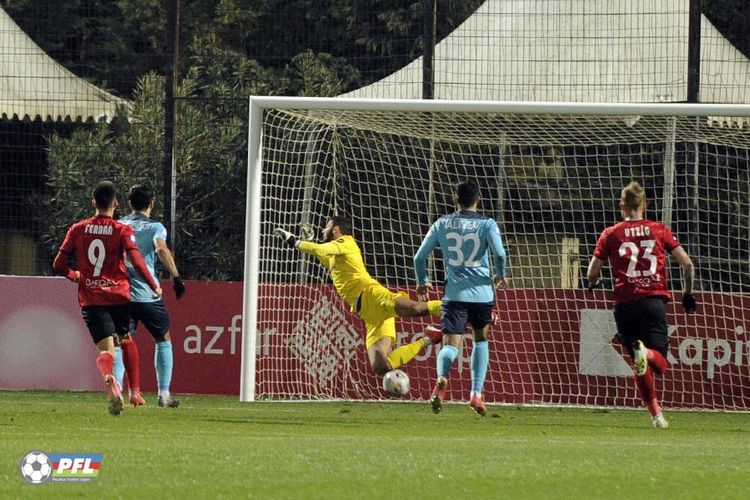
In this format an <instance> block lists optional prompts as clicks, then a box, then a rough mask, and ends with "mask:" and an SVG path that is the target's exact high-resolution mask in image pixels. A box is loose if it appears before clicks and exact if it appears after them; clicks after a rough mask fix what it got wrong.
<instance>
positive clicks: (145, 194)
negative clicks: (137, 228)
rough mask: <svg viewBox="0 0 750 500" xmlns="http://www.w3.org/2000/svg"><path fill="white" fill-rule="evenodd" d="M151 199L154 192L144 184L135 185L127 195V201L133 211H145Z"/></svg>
mask: <svg viewBox="0 0 750 500" xmlns="http://www.w3.org/2000/svg"><path fill="white" fill-rule="evenodd" d="M153 199H154V191H153V190H152V189H151V188H150V187H148V186H147V185H145V184H136V185H135V186H133V187H131V188H130V193H128V201H129V202H130V206H131V207H133V210H146V209H147V208H148V206H149V205H150V204H151V200H153Z"/></svg>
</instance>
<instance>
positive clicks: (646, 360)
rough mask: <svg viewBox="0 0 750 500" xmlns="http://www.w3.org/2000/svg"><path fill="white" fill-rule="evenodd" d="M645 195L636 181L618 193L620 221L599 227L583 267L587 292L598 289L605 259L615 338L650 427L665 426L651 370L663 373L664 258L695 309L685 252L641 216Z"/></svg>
mask: <svg viewBox="0 0 750 500" xmlns="http://www.w3.org/2000/svg"><path fill="white" fill-rule="evenodd" d="M645 210H646V194H645V191H644V189H643V187H641V185H640V184H638V183H637V182H631V183H630V184H628V185H627V186H626V187H625V188H624V189H623V190H622V196H621V201H620V211H621V213H622V217H623V219H624V220H623V221H622V222H618V223H617V224H615V225H614V226H610V227H608V228H607V229H605V230H604V231H603V232H602V234H601V236H599V241H598V242H597V244H596V249H595V250H594V256H593V257H592V258H591V262H590V263H589V267H588V273H587V275H588V282H589V286H588V287H589V289H590V290H593V289H594V288H596V287H598V286H599V285H601V277H600V272H601V269H602V266H603V265H604V262H605V261H606V260H607V259H609V262H610V265H611V266H612V276H613V278H614V280H615V289H614V299H615V310H614V312H615V323H616V324H617V336H618V338H619V339H620V341H621V342H622V343H623V345H624V346H625V347H626V348H627V350H628V352H629V353H630V356H631V357H632V358H633V369H634V371H635V383H636V386H637V388H638V392H639V393H640V396H641V399H642V400H643V403H644V405H645V406H646V407H647V408H648V411H649V413H651V419H652V423H653V425H654V427H657V428H666V427H667V426H668V425H669V424H668V423H667V421H666V420H665V419H664V415H663V414H662V411H661V406H660V405H659V399H658V395H657V392H656V386H655V382H654V372H656V373H657V374H659V375H663V374H664V373H665V372H666V371H667V367H668V363H667V351H668V343H669V338H668V337H667V318H666V311H665V304H666V302H668V301H669V300H671V298H672V294H671V292H670V291H669V288H668V286H667V279H668V276H667V266H666V254H667V253H669V254H671V255H672V257H674V258H675V259H676V260H677V262H679V264H680V266H681V267H682V271H683V276H684V282H683V289H682V306H683V308H684V309H685V312H686V313H688V314H689V313H692V312H693V311H695V304H696V302H695V297H694V296H693V295H692V292H693V281H694V274H695V271H694V267H693V262H692V261H691V260H690V257H689V256H688V254H687V252H685V249H684V248H682V246H681V245H680V242H679V241H678V240H677V238H676V237H675V236H674V235H673V234H672V231H670V229H669V228H668V227H667V226H665V225H664V224H662V223H660V222H654V221H650V220H647V219H644V218H643V214H644V211H645Z"/></svg>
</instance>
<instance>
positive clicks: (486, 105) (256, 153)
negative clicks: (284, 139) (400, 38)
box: [240, 96, 750, 401]
mask: <svg viewBox="0 0 750 500" xmlns="http://www.w3.org/2000/svg"><path fill="white" fill-rule="evenodd" d="M267 109H297V110H300V109H310V110H316V109H326V110H341V111H368V110H371V111H413V112H455V113H508V114H512V113H523V114H551V115H556V114H578V115H610V116H623V117H627V116H632V117H634V118H637V117H639V116H651V115H660V116H698V117H706V118H707V119H708V120H710V121H711V122H715V123H717V124H718V126H721V124H722V123H723V122H725V121H737V120H738V119H740V120H741V122H742V123H741V125H744V126H750V105H743V104H737V105H735V104H673V103H672V104H664V103H658V104H657V103H655V104H649V103H642V104H628V103H571V102H499V101H439V100H407V99H354V98H323V97H318V98H310V97H265V96H252V97H250V100H249V132H248V166H247V203H246V222H245V260H244V279H245V286H244V287H243V301H242V317H243V321H242V326H243V328H242V359H241V382H240V400H241V401H254V400H255V398H256V394H255V386H256V371H255V368H256V338H257V319H258V299H259V280H258V276H259V248H260V227H261V187H262V186H261V182H262V174H263V152H262V147H263V137H262V131H263V125H262V123H263V112H264V110H267ZM726 117H731V118H726ZM668 170H669V168H668V165H667V166H666V168H665V177H666V176H668V175H669V172H668ZM665 222H668V221H665Z"/></svg>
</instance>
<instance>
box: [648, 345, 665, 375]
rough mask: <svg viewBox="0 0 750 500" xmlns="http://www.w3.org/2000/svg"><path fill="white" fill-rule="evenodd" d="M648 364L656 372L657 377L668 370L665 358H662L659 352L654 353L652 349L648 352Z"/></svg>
mask: <svg viewBox="0 0 750 500" xmlns="http://www.w3.org/2000/svg"><path fill="white" fill-rule="evenodd" d="M648 364H649V365H650V366H651V367H652V368H653V369H654V370H656V373H658V374H659V375H662V374H663V373H664V372H666V371H667V368H669V364H668V363H667V358H665V357H664V356H662V354H661V353H660V352H659V351H655V350H653V349H649V350H648Z"/></svg>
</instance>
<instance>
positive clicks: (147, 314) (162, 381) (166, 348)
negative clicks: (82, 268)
mask: <svg viewBox="0 0 750 500" xmlns="http://www.w3.org/2000/svg"><path fill="white" fill-rule="evenodd" d="M155 203H156V201H155V197H154V192H153V191H152V190H151V189H150V188H149V187H148V186H145V185H143V184H137V185H135V186H133V187H132V188H130V194H129V197H128V205H129V206H130V209H131V210H132V213H131V214H130V215H128V216H127V217H123V218H122V219H120V222H122V223H123V224H127V225H128V226H130V227H131V228H132V229H133V233H134V234H135V239H136V244H137V245H138V248H139V250H140V251H141V254H143V259H144V260H145V261H146V265H147V266H148V269H149V271H150V272H151V275H152V276H153V277H154V279H155V280H157V283H158V279H157V278H156V269H155V265H156V257H157V256H158V257H159V260H160V261H161V263H162V264H163V265H164V267H166V268H167V271H169V274H170V275H171V276H172V281H173V288H174V291H175V295H176V296H177V299H180V298H182V296H183V295H184V293H185V284H184V283H183V282H182V279H181V278H180V275H179V273H178V272H177V265H176V264H175V261H174V257H173V256H172V252H171V251H170V250H169V247H168V246H167V230H166V228H165V227H164V225H163V224H162V223H160V222H158V221H155V220H153V219H151V211H152V210H153V208H154V204H155ZM128 273H129V275H130V286H131V296H130V317H131V321H130V334H129V335H128V338H127V339H126V341H125V342H123V344H122V349H123V354H125V356H123V360H124V362H125V368H126V369H127V372H128V378H129V379H130V378H131V371H132V372H134V373H136V374H138V369H137V366H136V367H132V369H131V367H128V363H129V362H130V364H132V363H133V361H132V358H133V355H132V353H133V352H135V358H136V361H135V364H136V365H137V352H138V351H137V349H136V348H135V342H134V340H133V335H134V334H135V330H136V328H137V326H138V323H139V322H141V323H143V325H144V326H145V327H146V329H147V330H148V331H149V333H151V336H152V337H153V338H154V340H155V341H156V347H155V349H154V366H155V368H156V379H157V380H156V381H157V384H158V386H159V396H158V398H157V404H158V405H159V406H161V407H169V408H177V407H178V406H179V405H180V402H179V401H177V400H176V399H174V398H173V397H172V395H171V394H170V393H169V387H170V383H171V381H172V365H173V361H172V359H173V357H172V341H171V338H170V336H169V314H168V313H167V309H166V308H165V307H164V301H163V300H161V299H158V300H154V299H153V298H151V295H152V294H149V293H146V290H145V289H144V286H147V285H146V284H145V282H144V281H143V280H142V279H141V278H140V276H138V275H137V274H135V272H134V271H133V269H132V268H131V267H130V266H128ZM126 349H127V350H128V352H126ZM118 372H119V374H121V373H122V371H121V370H119V369H118ZM138 379H140V375H138V376H137V379H136V380H135V381H134V380H131V381H130V384H131V391H132V390H133V385H135V387H136V388H135V390H136V391H137V392H138V397H134V396H133V395H132V392H131V400H130V403H131V404H132V405H133V406H139V405H141V404H143V403H144V401H143V398H142V397H141V396H140V384H139V382H140V380H138ZM138 398H140V399H138Z"/></svg>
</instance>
